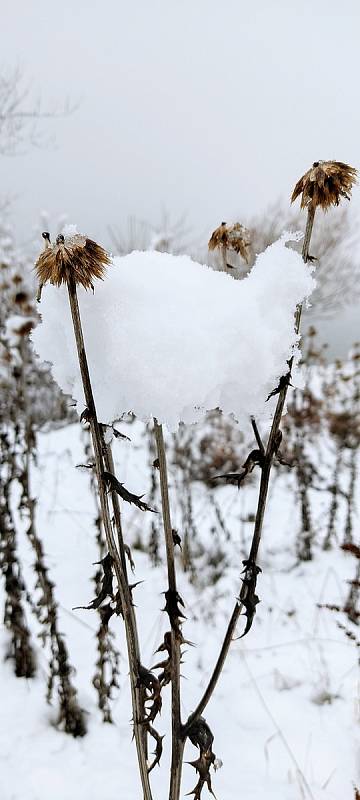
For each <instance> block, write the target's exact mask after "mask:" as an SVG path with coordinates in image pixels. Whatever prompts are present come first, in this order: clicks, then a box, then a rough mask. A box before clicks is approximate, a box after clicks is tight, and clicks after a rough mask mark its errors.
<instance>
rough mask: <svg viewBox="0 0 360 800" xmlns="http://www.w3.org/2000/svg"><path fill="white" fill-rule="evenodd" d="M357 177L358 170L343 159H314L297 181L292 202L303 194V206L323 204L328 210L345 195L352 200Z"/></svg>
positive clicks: (301, 204)
mask: <svg viewBox="0 0 360 800" xmlns="http://www.w3.org/2000/svg"><path fill="white" fill-rule="evenodd" d="M356 179H357V170H356V169H354V167H349V165H348V164H343V163H342V161H314V163H313V165H312V167H311V169H309V170H308V171H307V172H305V175H303V176H302V178H300V180H299V181H298V182H297V184H296V186H295V189H294V191H293V193H292V195H291V202H292V203H293V202H294V200H296V198H297V197H299V195H301V203H300V206H301V208H313V209H315V208H317V206H321V208H322V209H323V211H327V209H328V208H330V206H338V205H339V203H340V200H341V199H342V198H343V197H345V198H346V199H347V200H350V193H351V190H352V187H353V185H354V184H355V183H356Z"/></svg>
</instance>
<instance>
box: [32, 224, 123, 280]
mask: <svg viewBox="0 0 360 800" xmlns="http://www.w3.org/2000/svg"><path fill="white" fill-rule="evenodd" d="M42 236H43V239H44V241H45V250H44V251H43V252H42V253H41V254H40V256H39V258H38V260H37V262H36V264H35V270H36V273H37V277H38V280H39V283H40V284H41V285H45V284H46V283H52V284H53V285H54V286H60V285H61V284H62V283H68V281H69V279H70V278H73V279H74V280H75V283H76V284H81V286H83V287H84V289H90V288H91V287H92V281H93V280H94V279H95V278H99V279H100V280H102V279H103V278H104V274H105V269H106V267H107V266H108V264H110V257H109V255H108V253H107V252H106V251H105V250H104V249H103V248H102V247H100V245H99V244H96V242H93V241H92V239H87V237H86V236H83V235H82V234H80V233H74V234H72V235H65V236H64V234H62V233H61V234H59V236H57V238H56V242H55V244H51V243H50V236H49V234H48V233H47V232H45V233H43V234H42Z"/></svg>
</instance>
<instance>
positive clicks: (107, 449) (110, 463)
mask: <svg viewBox="0 0 360 800" xmlns="http://www.w3.org/2000/svg"><path fill="white" fill-rule="evenodd" d="M100 431H101V428H100ZM101 436H102V444H103V454H104V464H105V469H106V472H110V473H111V474H112V475H114V474H115V465H114V459H113V454H112V450H111V445H110V444H106V443H105V441H104V436H103V435H102V432H101ZM111 502H112V507H113V511H114V523H115V529H116V533H117V541H118V550H119V555H120V560H121V567H122V571H123V574H124V577H125V581H126V585H127V586H128V585H129V581H128V575H127V564H126V552H125V542H124V537H123V532H122V526H121V512H120V503H119V495H118V494H117V492H115V491H114V490H112V491H111ZM129 599H130V604H129V608H128V616H129V621H130V622H131V633H132V642H133V651H134V653H135V657H136V664H140V663H141V658H140V644H139V637H138V631H137V625H136V617H135V612H134V606H133V604H132V600H131V597H130V598H129ZM139 692H140V709H141V718H143V716H144V705H145V689H143V688H141V689H139ZM140 734H141V736H142V740H143V749H144V753H145V757H146V758H147V755H148V753H147V732H146V728H145V726H144V725H142V726H141V728H140Z"/></svg>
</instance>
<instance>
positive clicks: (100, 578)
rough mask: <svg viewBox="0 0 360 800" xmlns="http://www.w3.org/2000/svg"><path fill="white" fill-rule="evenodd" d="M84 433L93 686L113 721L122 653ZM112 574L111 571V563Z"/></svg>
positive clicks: (104, 713) (105, 715)
mask: <svg viewBox="0 0 360 800" xmlns="http://www.w3.org/2000/svg"><path fill="white" fill-rule="evenodd" d="M84 435H85V437H86V439H85V445H84V450H85V458H86V466H88V467H89V473H90V488H91V493H92V496H93V498H94V505H95V520H94V527H95V531H96V544H97V548H98V554H99V560H98V562H97V563H96V564H95V566H96V571H95V575H94V578H93V580H94V584H95V597H96V598H97V600H95V601H93V603H92V604H91V608H96V607H97V612H98V616H99V622H98V627H97V630H96V640H97V660H96V663H95V673H94V677H93V686H94V688H95V689H96V692H97V696H98V706H99V709H100V711H101V713H102V717H103V721H104V722H110V723H111V722H112V721H113V719H112V714H111V699H112V695H113V690H114V689H118V688H119V684H118V678H119V663H120V653H119V652H118V650H117V649H116V646H115V641H114V634H113V632H112V631H111V629H110V627H109V623H110V619H111V617H112V614H113V608H112V606H111V604H110V602H109V597H108V593H107V592H106V589H107V587H106V580H105V581H104V576H105V571H104V559H106V552H107V548H106V540H105V536H104V532H103V523H102V519H101V509H100V504H99V496H98V491H97V484H96V477H95V475H94V470H93V462H92V457H93V456H92V448H91V441H90V438H89V430H88V426H87V427H86V430H85V431H84ZM105 564H106V562H105ZM110 574H111V575H112V567H111V565H110ZM104 600H105V601H106V600H108V602H107V603H106V602H103V601H104Z"/></svg>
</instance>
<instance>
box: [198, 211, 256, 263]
mask: <svg viewBox="0 0 360 800" xmlns="http://www.w3.org/2000/svg"><path fill="white" fill-rule="evenodd" d="M208 248H209V250H210V251H213V250H215V251H217V252H218V253H219V254H220V257H221V269H222V271H223V272H227V271H228V270H234V269H235V267H234V266H233V265H232V264H230V263H229V255H230V254H231V253H236V254H237V255H239V256H240V257H241V258H242V260H243V261H244V262H245V264H249V261H250V249H249V248H250V234H249V231H248V230H247V228H245V226H244V225H242V224H241V223H240V222H234V224H232V225H229V224H228V223H227V222H221V224H220V225H219V227H218V228H216V229H215V230H214V231H213V233H212V234H211V237H210V239H209V243H208Z"/></svg>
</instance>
